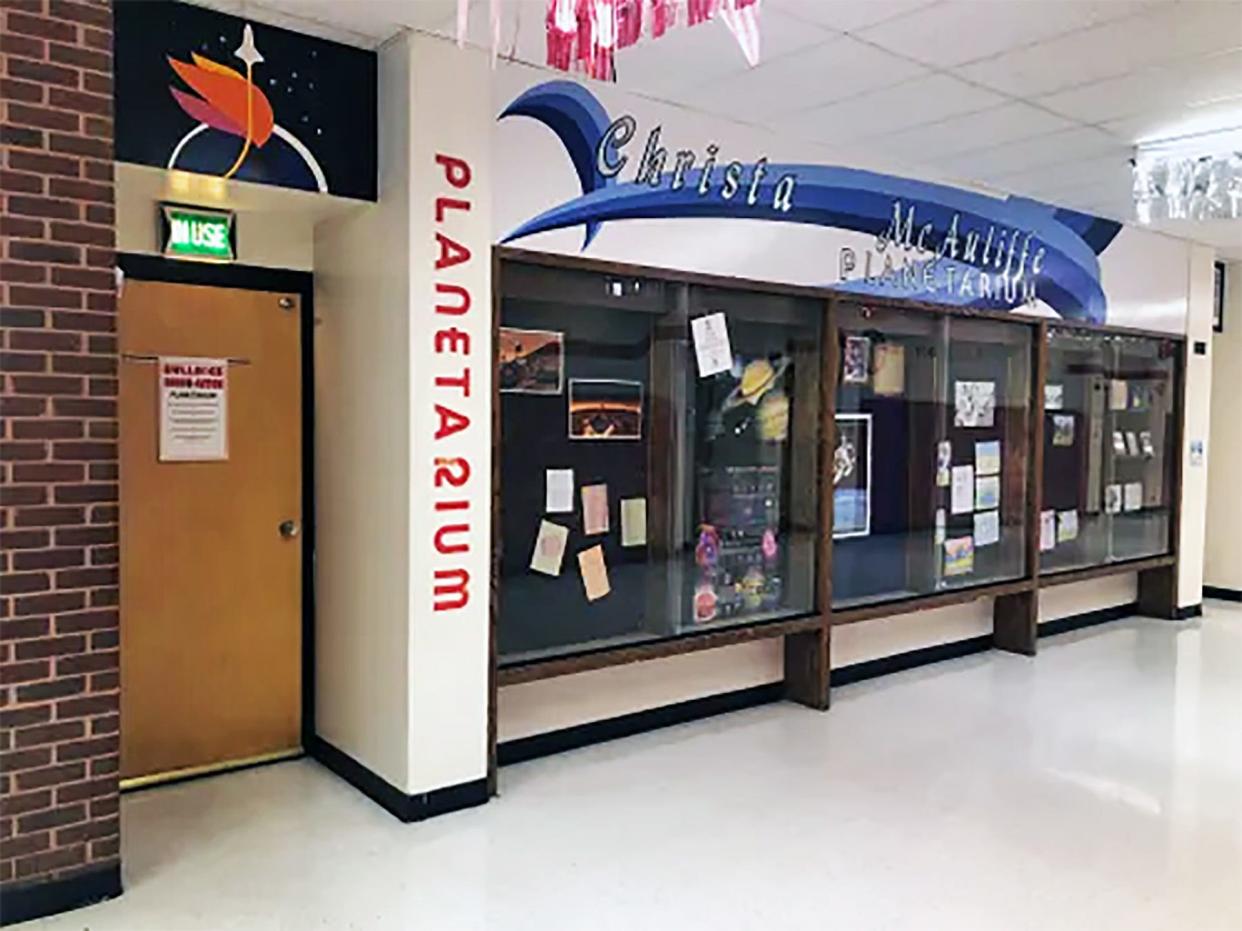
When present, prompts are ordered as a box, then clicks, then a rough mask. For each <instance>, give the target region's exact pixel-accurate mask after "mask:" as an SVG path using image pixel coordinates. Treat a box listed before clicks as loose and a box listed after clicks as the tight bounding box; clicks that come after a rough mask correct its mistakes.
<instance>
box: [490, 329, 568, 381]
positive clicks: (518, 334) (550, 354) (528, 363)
mask: <svg viewBox="0 0 1242 931" xmlns="http://www.w3.org/2000/svg"><path fill="white" fill-rule="evenodd" d="M497 362H498V363H499V368H500V370H499V372H498V374H497V377H498V378H499V379H500V390H501V391H504V392H509V393H512V394H560V393H561V391H562V389H563V386H564V380H565V377H564V376H565V346H564V339H563V338H562V335H561V334H560V333H557V332H556V331H554V330H519V329H515V328H513V327H501V328H500V339H499V345H498V346H497Z"/></svg>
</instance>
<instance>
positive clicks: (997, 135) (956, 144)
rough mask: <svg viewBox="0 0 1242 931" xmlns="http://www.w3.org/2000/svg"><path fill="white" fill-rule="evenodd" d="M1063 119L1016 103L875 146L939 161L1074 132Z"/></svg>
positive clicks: (905, 131) (880, 139)
mask: <svg viewBox="0 0 1242 931" xmlns="http://www.w3.org/2000/svg"><path fill="white" fill-rule="evenodd" d="M1073 126H1074V124H1073V123H1072V122H1071V121H1070V120H1067V119H1065V118H1064V117H1061V116H1056V115H1055V114H1052V113H1049V112H1048V111H1047V110H1041V109H1039V108H1038V107H1033V106H1031V105H1029V104H1025V103H1020V102H1016V101H1015V102H1014V103H1007V104H1001V105H1000V106H999V107H992V108H990V109H988V110H981V111H979V112H976V113H967V114H962V115H960V116H953V117H950V118H948V119H946V120H941V121H940V122H938V123H931V124H928V125H925V126H916V127H914V128H913V129H903V130H900V131H898V132H895V133H886V134H885V135H882V136H876V137H875V138H874V140H873V145H874V146H875V147H876V148H877V149H882V150H884V151H886V152H888V153H889V154H891V155H892V156H893V157H895V158H912V159H913V158H920V159H938V158H945V157H948V156H951V155H955V154H959V153H961V152H966V151H969V150H971V149H980V148H986V147H989V146H996V145H1002V144H1004V143H1007V142H1015V141H1017V140H1019V139H1030V138H1032V137H1034V136H1041V135H1045V134H1047V133H1052V132H1058V131H1060V130H1064V129H1070V128H1072V127H1073Z"/></svg>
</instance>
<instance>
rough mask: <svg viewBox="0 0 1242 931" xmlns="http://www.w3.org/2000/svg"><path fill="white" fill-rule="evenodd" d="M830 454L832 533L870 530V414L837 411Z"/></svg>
mask: <svg viewBox="0 0 1242 931" xmlns="http://www.w3.org/2000/svg"><path fill="white" fill-rule="evenodd" d="M836 423H837V445H836V449H835V450H834V451H833V454H832V536H833V539H835V540H842V539H847V538H849V537H865V536H869V535H870V534H871V415H870V414H837V416H836Z"/></svg>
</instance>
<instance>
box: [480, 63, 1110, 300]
mask: <svg viewBox="0 0 1242 931" xmlns="http://www.w3.org/2000/svg"><path fill="white" fill-rule="evenodd" d="M515 117H526V118H529V119H533V120H537V121H539V122H540V123H542V124H544V125H545V126H546V127H547V128H548V129H550V130H551V131H552V132H553V133H555V134H556V136H557V138H559V140H560V142H561V143H562V145H563V146H564V149H565V151H566V154H567V155H568V157H569V160H570V162H571V163H572V165H573V167H574V171H575V173H576V175H577V178H578V182H579V184H580V187H581V191H582V193H581V196H578V197H574V198H571V199H570V200H567V201H565V202H563V203H560V204H556V205H555V206H552V207H549V208H547V209H544V210H542V211H541V212H539V213H537V214H536V215H535V216H533V217H530V218H529V219H527V220H525V221H524V222H521V223H519V224H518V225H517V227H516V228H514V229H511V230H507V231H505V232H504V233H503V234H502V239H503V240H504V241H506V242H508V241H515V240H521V239H524V238H525V237H529V236H533V235H535V234H537V233H542V232H545V231H548V230H555V229H564V228H569V227H576V226H581V227H583V228H584V230H585V235H584V239H583V245H582V248H583V249H584V250H585V249H586V248H588V247H589V246H590V245H591V243H592V241H593V240H594V239H595V237H596V235H597V234H598V233H599V231H600V229H601V228H602V226H603V225H604V224H606V223H610V222H613V221H618V220H626V219H642V220H656V219H688V218H698V219H717V220H725V219H730V220H733V219H749V220H759V221H768V222H778V223H785V224H804V225H811V226H818V227H825V228H831V229H835V230H841V231H848V232H851V233H854V234H864V236H869V237H871V238H870V239H869V240H868V239H866V238H863V239H861V240H860V239H859V238H858V237H856V236H855V237H852V238H851V239H850V240H849V242H848V243H845V244H843V245H841V246H839V247H838V248H837V249H836V251H835V254H834V255H833V256H832V257H831V258H830V259H829V261H827V262H823V263H822V264H823V266H824V267H825V270H826V271H827V270H829V269H830V270H831V272H829V273H833V272H835V280H829V281H824V282H822V283H825V284H834V285H837V286H838V287H840V288H842V289H845V290H849V291H853V292H858V293H862V294H905V295H907V296H923V297H925V298H926V299H929V300H934V301H936V302H939V303H947V304H955V305H960V306H968V307H979V308H988V309H1013V308H1019V307H1024V306H1030V305H1034V304H1036V303H1038V304H1042V305H1046V306H1047V307H1048V308H1050V309H1051V310H1052V311H1054V312H1056V313H1057V314H1059V315H1061V316H1062V317H1066V318H1071V319H1080V320H1088V321H1092V322H1096V323H1102V322H1105V321H1106V318H1107V300H1106V298H1105V294H1104V291H1103V288H1102V286H1101V283H1100V265H1099V256H1100V254H1101V253H1102V252H1103V251H1104V250H1105V249H1106V248H1107V247H1108V246H1109V244H1110V243H1111V242H1112V241H1113V239H1114V238H1115V237H1116V236H1117V234H1118V232H1119V231H1120V230H1121V224H1119V223H1117V222H1116V221H1113V220H1107V219H1103V218H1100V217H1095V216H1090V215H1088V214H1083V213H1079V212H1077V211H1073V210H1066V209H1062V208H1058V207H1055V206H1053V205H1051V204H1046V203H1041V202H1039V201H1034V200H1030V199H1027V198H1020V197H997V196H993V195H988V194H982V193H978V192H975V191H968V190H963V189H960V188H955V187H950V186H948V185H942V184H934V183H930V182H925V181H916V180H912V179H909V178H901V177H897V176H894V175H887V174H881V173H877V172H872V171H865V170H862V169H857V168H846V167H841V166H832V165H818V164H811V163H784V162H775V161H772V160H771V159H770V158H768V157H767V156H766V155H764V156H762V157H760V158H756V159H750V160H738V159H730V158H729V157H728V155H727V154H726V153H724V152H722V151H721V148H720V146H718V145H717V144H715V143H714V142H713V143H709V144H705V145H702V146H701V147H698V148H678V149H670V148H669V147H668V146H667V145H666V144H665V143H664V142H663V139H662V134H663V131H664V130H663V127H662V126H660V125H652V126H649V127H643V126H642V125H641V124H640V121H639V120H638V118H637V117H635V116H634V115H632V114H630V113H625V114H622V115H620V116H617V117H615V118H614V117H610V116H609V114H608V113H607V111H606V110H605V108H604V106H603V105H602V104H601V103H600V101H599V100H598V99H596V97H595V96H594V94H593V93H592V92H591V91H590V90H589V89H588V88H586V87H584V86H583V85H580V84H577V83H574V82H572V81H563V80H558V81H550V82H545V83H541V84H538V85H535V86H533V87H529V88H528V89H526V90H524V91H522V92H520V93H519V94H517V96H516V97H514V98H513V99H512V100H511V101H509V102H508V103H507V104H506V105H505V106H504V107H503V109H502V110H501V112H500V114H499V118H500V119H501V120H502V121H504V120H507V119H512V118H515Z"/></svg>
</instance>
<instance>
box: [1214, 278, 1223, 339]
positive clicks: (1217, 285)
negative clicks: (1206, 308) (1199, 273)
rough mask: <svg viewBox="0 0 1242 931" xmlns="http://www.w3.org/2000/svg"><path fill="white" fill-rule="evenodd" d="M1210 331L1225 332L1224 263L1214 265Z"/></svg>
mask: <svg viewBox="0 0 1242 931" xmlns="http://www.w3.org/2000/svg"><path fill="white" fill-rule="evenodd" d="M1212 329H1213V330H1215V331H1216V332H1217V333H1223V332H1225V263H1224V262H1217V263H1216V275H1215V277H1214V279H1213V281H1212Z"/></svg>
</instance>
